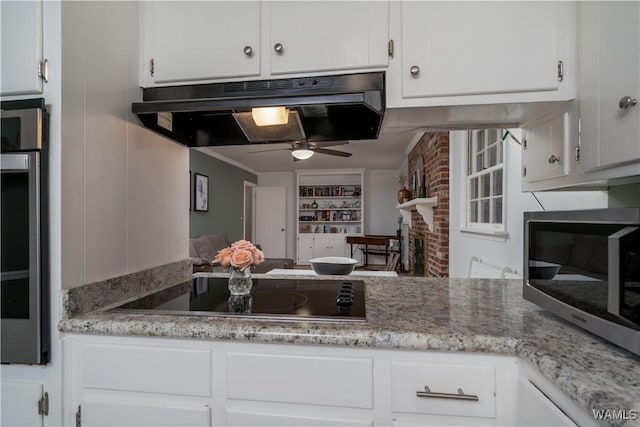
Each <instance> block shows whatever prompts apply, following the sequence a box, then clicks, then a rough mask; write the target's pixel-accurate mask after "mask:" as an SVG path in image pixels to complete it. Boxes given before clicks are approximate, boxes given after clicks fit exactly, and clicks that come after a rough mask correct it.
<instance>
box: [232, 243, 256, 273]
mask: <svg viewBox="0 0 640 427" xmlns="http://www.w3.org/2000/svg"><path fill="white" fill-rule="evenodd" d="M230 261H231V265H232V266H233V267H235V268H238V269H240V270H244V269H245V268H247V267H249V266H250V265H251V263H252V262H253V253H252V252H251V251H250V250H247V249H238V248H234V251H233V253H232V254H231V260H230Z"/></svg>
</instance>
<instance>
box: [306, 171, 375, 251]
mask: <svg viewBox="0 0 640 427" xmlns="http://www.w3.org/2000/svg"><path fill="white" fill-rule="evenodd" d="M297 190H298V191H297V200H296V207H297V232H298V238H297V242H298V260H297V261H298V262H299V263H305V262H307V261H308V260H309V259H311V258H317V257H319V256H345V255H346V254H348V252H347V244H346V235H347V234H350V235H354V234H356V235H357V234H362V233H363V229H364V227H363V221H364V215H363V208H364V197H363V191H362V190H363V171H362V170H360V169H357V170H351V169H349V170H332V171H327V170H314V171H302V170H301V171H297Z"/></svg>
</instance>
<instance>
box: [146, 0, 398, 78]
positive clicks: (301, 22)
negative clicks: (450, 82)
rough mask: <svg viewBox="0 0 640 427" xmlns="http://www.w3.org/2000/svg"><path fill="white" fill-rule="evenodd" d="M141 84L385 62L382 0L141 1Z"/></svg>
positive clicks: (329, 69) (381, 65)
mask: <svg viewBox="0 0 640 427" xmlns="http://www.w3.org/2000/svg"><path fill="white" fill-rule="evenodd" d="M142 7H143V10H144V23H143V33H142V43H143V52H144V55H143V57H144V59H143V62H144V63H143V64H142V67H143V69H142V76H141V82H142V86H145V87H149V86H155V85H171V84H177V83H206V82H215V81H230V80H251V79H268V78H270V77H272V76H274V77H280V76H283V77H284V76H285V75H291V74H301V73H308V74H313V73H329V72H340V71H344V72H357V71H360V70H367V69H374V68H377V69H380V68H385V67H387V65H388V60H389V56H388V52H387V49H388V47H387V46H388V42H389V2H388V1H345V2H342V1H341V2H324V1H283V2H271V1H233V2H232V1H193V2H183V1H169V2H165V1H151V2H143V6H142Z"/></svg>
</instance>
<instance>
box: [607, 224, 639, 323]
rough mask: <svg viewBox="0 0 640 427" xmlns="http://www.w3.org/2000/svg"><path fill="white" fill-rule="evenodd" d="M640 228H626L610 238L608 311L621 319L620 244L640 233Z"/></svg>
mask: <svg viewBox="0 0 640 427" xmlns="http://www.w3.org/2000/svg"><path fill="white" fill-rule="evenodd" d="M638 229H640V227H625V228H623V229H622V230H620V231H617V232H615V233H613V234H612V235H610V236H609V295H608V298H607V311H608V312H609V313H611V314H613V315H614V316H618V317H620V284H621V282H622V277H620V273H621V272H620V243H621V241H622V239H623V238H624V237H626V236H628V235H629V234H632V233H634V232H636V231H638Z"/></svg>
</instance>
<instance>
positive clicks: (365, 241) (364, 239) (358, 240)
mask: <svg viewBox="0 0 640 427" xmlns="http://www.w3.org/2000/svg"><path fill="white" fill-rule="evenodd" d="M391 239H395V240H398V236H382V235H375V234H369V235H364V236H347V243H348V244H349V247H350V251H351V258H353V245H364V249H362V253H363V254H364V266H365V267H366V266H367V265H368V264H369V255H370V254H371V255H384V261H385V263H386V262H387V261H388V258H389V252H390V251H389V243H390V240H391ZM369 245H372V246H384V250H382V249H369Z"/></svg>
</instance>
